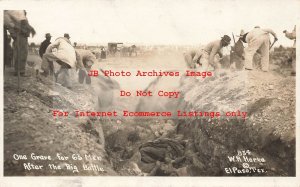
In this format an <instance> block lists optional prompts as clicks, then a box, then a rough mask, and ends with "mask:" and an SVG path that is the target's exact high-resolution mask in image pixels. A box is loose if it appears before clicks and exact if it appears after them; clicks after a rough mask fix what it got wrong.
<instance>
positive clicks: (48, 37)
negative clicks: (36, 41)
mask: <svg viewBox="0 0 300 187" xmlns="http://www.w3.org/2000/svg"><path fill="white" fill-rule="evenodd" d="M45 38H46V39H45V40H44V41H43V42H42V43H41V46H40V49H39V55H40V57H41V58H43V54H44V53H45V52H46V49H47V47H48V46H49V45H50V44H51V42H50V41H51V35H50V33H47V34H46V35H45Z"/></svg>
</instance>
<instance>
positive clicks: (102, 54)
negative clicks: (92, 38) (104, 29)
mask: <svg viewBox="0 0 300 187" xmlns="http://www.w3.org/2000/svg"><path fill="white" fill-rule="evenodd" d="M100 58H101V59H106V50H105V48H104V47H103V48H102V49H101V55H100Z"/></svg>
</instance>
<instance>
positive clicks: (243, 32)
mask: <svg viewBox="0 0 300 187" xmlns="http://www.w3.org/2000/svg"><path fill="white" fill-rule="evenodd" d="M244 34H245V31H244V30H243V29H242V30H241V32H240V35H236V37H239V38H240V37H243V36H244Z"/></svg>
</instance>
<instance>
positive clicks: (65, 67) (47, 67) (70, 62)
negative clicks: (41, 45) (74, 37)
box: [41, 34, 76, 88]
mask: <svg viewBox="0 0 300 187" xmlns="http://www.w3.org/2000/svg"><path fill="white" fill-rule="evenodd" d="M69 38H70V37H69V35H67V34H65V35H64V37H59V38H57V39H56V40H55V41H54V43H52V44H50V45H49V46H48V47H47V49H46V52H45V54H44V55H43V62H42V66H41V68H42V70H44V72H43V73H42V75H44V76H48V75H49V74H53V73H54V68H53V65H51V64H52V62H54V61H56V62H57V63H58V64H59V65H60V67H61V68H60V70H59V73H62V75H61V77H62V80H63V81H62V82H63V83H62V85H63V86H65V87H67V88H71V86H72V85H71V80H70V75H69V69H71V68H74V67H75V66H76V53H75V49H74V47H73V46H72V44H71V42H70V40H69ZM54 49H56V50H54Z"/></svg>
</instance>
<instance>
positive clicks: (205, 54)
mask: <svg viewBox="0 0 300 187" xmlns="http://www.w3.org/2000/svg"><path fill="white" fill-rule="evenodd" d="M230 41H231V38H230V37H229V36H228V35H224V36H223V37H222V38H221V40H216V41H213V42H210V43H209V44H207V45H206V46H205V47H204V48H203V49H202V51H201V52H200V53H196V55H195V56H194V58H193V63H194V64H196V63H197V61H198V60H199V58H200V61H199V63H200V64H201V65H202V71H208V70H212V69H218V65H217V64H216V63H215V62H214V59H215V56H216V54H217V53H218V54H219V56H220V58H222V57H223V54H222V48H223V47H226V46H228V45H229V44H230Z"/></svg>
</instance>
